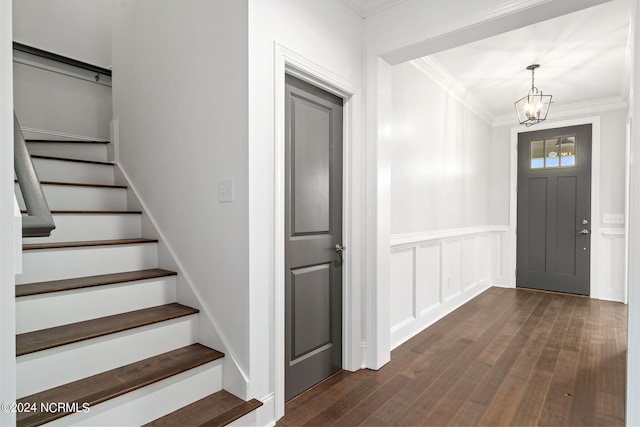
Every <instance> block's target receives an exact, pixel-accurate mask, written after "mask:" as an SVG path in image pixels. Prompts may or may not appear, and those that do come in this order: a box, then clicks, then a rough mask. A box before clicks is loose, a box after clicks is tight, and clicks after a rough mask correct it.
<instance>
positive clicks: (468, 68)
mask: <svg viewBox="0 0 640 427" xmlns="http://www.w3.org/2000/svg"><path fill="white" fill-rule="evenodd" d="M350 1H354V0H350ZM360 1H365V0H360ZM370 1H371V0H370ZM629 11H630V5H629V0H614V1H611V2H609V3H604V4H601V5H599V6H595V7H592V8H589V9H584V10H581V11H578V12H575V13H572V14H568V15H564V16H560V17H557V18H554V19H551V20H548V21H544V22H541V23H538V24H535V25H531V26H528V27H523V28H520V29H517V30H514V31H510V32H508V33H504V34H500V35H497V36H494V37H490V38H487V39H483V40H479V41H476V42H473V43H470V44H467V45H464V46H460V47H457V48H454V49H450V50H446V51H443V52H439V53H436V54H434V55H431V56H430V57H427V58H424V59H423V61H425V63H426V64H431V65H432V66H435V67H436V69H438V70H439V71H440V73H441V74H442V73H444V74H445V75H446V78H445V79H444V81H449V82H454V83H455V86H456V87H457V88H459V89H460V90H462V91H463V92H465V95H464V97H465V98H471V99H472V100H473V103H474V104H475V105H479V106H480V107H481V109H483V110H484V111H485V112H486V113H489V115H490V116H492V117H493V118H494V119H495V118H497V117H499V116H501V115H507V114H511V115H513V114H514V113H515V110H514V107H513V102H514V101H516V100H518V99H519V98H522V97H523V96H525V95H526V94H527V91H528V90H529V89H530V87H531V72H530V71H527V70H526V67H527V66H528V65H530V64H540V65H541V67H540V68H539V69H538V70H536V73H535V83H536V87H537V88H538V89H540V90H542V91H543V92H544V93H545V94H548V95H549V94H550V95H553V104H552V106H551V110H550V112H549V115H550V116H551V115H552V111H553V109H554V108H556V109H557V108H558V107H559V106H567V105H570V104H577V103H584V102H585V101H591V100H603V99H609V100H611V99H614V98H616V99H617V98H619V99H620V101H623V100H625V99H626V97H627V94H628V86H629V83H628V82H629V72H630V64H629V63H628V60H627V50H628V49H627V40H628V36H629V21H630V13H629ZM441 81H442V79H441ZM450 84H451V83H449V85H450ZM485 116H486V115H485Z"/></svg>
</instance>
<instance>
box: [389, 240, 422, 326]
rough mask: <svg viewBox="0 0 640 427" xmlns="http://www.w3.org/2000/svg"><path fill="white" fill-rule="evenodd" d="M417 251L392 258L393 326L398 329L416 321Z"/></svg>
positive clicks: (412, 250)
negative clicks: (415, 256)
mask: <svg viewBox="0 0 640 427" xmlns="http://www.w3.org/2000/svg"><path fill="white" fill-rule="evenodd" d="M414 255H415V249H409V250H406V251H403V252H398V253H396V254H394V256H392V257H391V283H392V287H391V288H392V290H391V314H390V316H391V324H392V325H395V326H396V327H400V326H401V325H405V324H410V323H412V322H413V321H414V320H415V316H414V313H415V311H414V307H415V294H416V274H415V260H414Z"/></svg>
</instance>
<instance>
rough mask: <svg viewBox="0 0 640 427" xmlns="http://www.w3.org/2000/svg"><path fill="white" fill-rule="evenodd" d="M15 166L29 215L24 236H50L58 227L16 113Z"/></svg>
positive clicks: (14, 133)
mask: <svg viewBox="0 0 640 427" xmlns="http://www.w3.org/2000/svg"><path fill="white" fill-rule="evenodd" d="M13 150H14V168H15V172H16V177H17V178H18V185H19V186H20V191H21V192H22V198H23V199H24V204H25V207H26V208H27V216H24V217H22V237H48V236H50V235H51V230H53V229H54V228H56V224H55V222H54V221H53V216H52V215H51V210H50V209H49V204H48V203H47V199H46V198H45V196H44V192H43V191H42V186H41V185H40V180H39V179H38V175H37V174H36V169H35V168H34V167H33V162H32V161H31V156H30V155H29V152H28V151H27V143H26V142H25V140H24V136H23V135H22V129H21V128H20V123H18V118H17V117H16V115H15V113H14V114H13Z"/></svg>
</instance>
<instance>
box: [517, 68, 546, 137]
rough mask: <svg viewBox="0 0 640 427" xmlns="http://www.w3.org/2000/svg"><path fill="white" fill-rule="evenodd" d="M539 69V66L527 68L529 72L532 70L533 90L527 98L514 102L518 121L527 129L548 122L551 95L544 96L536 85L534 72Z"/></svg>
mask: <svg viewBox="0 0 640 427" xmlns="http://www.w3.org/2000/svg"><path fill="white" fill-rule="evenodd" d="M539 67H540V65H539V64H533V65H529V66H528V67H527V70H531V90H530V91H529V93H528V94H527V96H525V97H523V98H521V99H519V100H517V101H516V102H514V105H515V107H516V113H517V114H518V121H519V122H520V124H521V125H526V126H527V127H529V126H532V125H535V124H536V123H540V122H542V121H544V120H546V118H547V113H548V112H549V106H550V105H551V95H543V94H542V91H541V90H538V88H537V87H535V85H534V72H535V69H536V68H539Z"/></svg>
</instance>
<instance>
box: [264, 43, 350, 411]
mask: <svg viewBox="0 0 640 427" xmlns="http://www.w3.org/2000/svg"><path fill="white" fill-rule="evenodd" d="M274 56H275V58H274V65H275V72H274V79H275V81H274V91H275V94H274V98H275V109H274V111H275V114H274V116H275V117H274V129H275V138H274V139H275V159H274V174H275V176H274V184H275V189H274V202H275V205H274V211H275V212H274V262H275V265H274V269H273V271H274V286H275V289H274V317H275V318H274V338H273V348H274V358H273V363H274V365H273V372H274V389H275V390H274V401H275V419H279V418H280V417H282V416H283V415H284V402H285V393H284V386H285V381H284V364H285V354H284V347H285V319H284V309H285V292H284V284H285V276H284V265H285V242H284V235H285V232H284V231H285V227H284V222H285V203H284V201H285V185H284V183H285V118H284V106H285V98H284V93H285V74H291V75H294V76H296V77H298V78H300V79H302V80H305V81H307V82H309V83H311V84H314V85H316V86H318V87H320V88H322V89H324V90H327V91H328V92H331V93H333V94H335V95H337V96H340V97H342V98H344V99H345V103H344V107H343V108H344V109H343V114H344V120H343V150H344V151H343V231H342V232H343V241H344V245H343V246H345V248H346V251H345V254H344V255H345V262H344V268H343V367H344V368H345V369H349V370H355V369H358V368H359V367H360V360H359V359H360V354H359V345H360V335H361V334H360V325H359V322H358V321H357V319H355V318H354V317H355V316H354V315H355V313H358V312H359V311H360V309H359V305H360V300H361V297H360V295H359V293H358V292H357V288H356V287H355V285H356V284H357V283H359V282H360V281H359V280H354V278H355V276H354V275H355V271H354V263H355V256H354V254H355V253H356V250H357V248H358V247H359V246H360V236H356V235H355V233H353V229H354V224H353V220H354V218H353V215H352V212H353V209H354V186H355V180H354V178H353V176H352V170H353V169H354V162H356V161H357V159H356V158H355V156H353V155H352V154H351V153H352V150H353V147H354V141H355V140H357V138H358V134H359V129H358V127H357V126H354V123H353V118H354V114H353V110H354V102H355V96H356V94H357V93H358V92H359V91H360V88H359V87H358V86H357V85H355V84H354V83H352V82H350V81H349V80H347V79H345V78H343V77H341V76H339V75H337V74H336V73H334V72H332V71H331V70H329V69H327V68H325V67H323V66H321V65H319V64H317V63H315V62H313V61H311V60H309V59H307V58H305V57H304V56H302V55H300V54H298V53H296V52H294V51H292V50H290V49H288V48H287V47H285V46H283V45H282V44H280V43H278V42H277V41H276V42H274Z"/></svg>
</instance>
